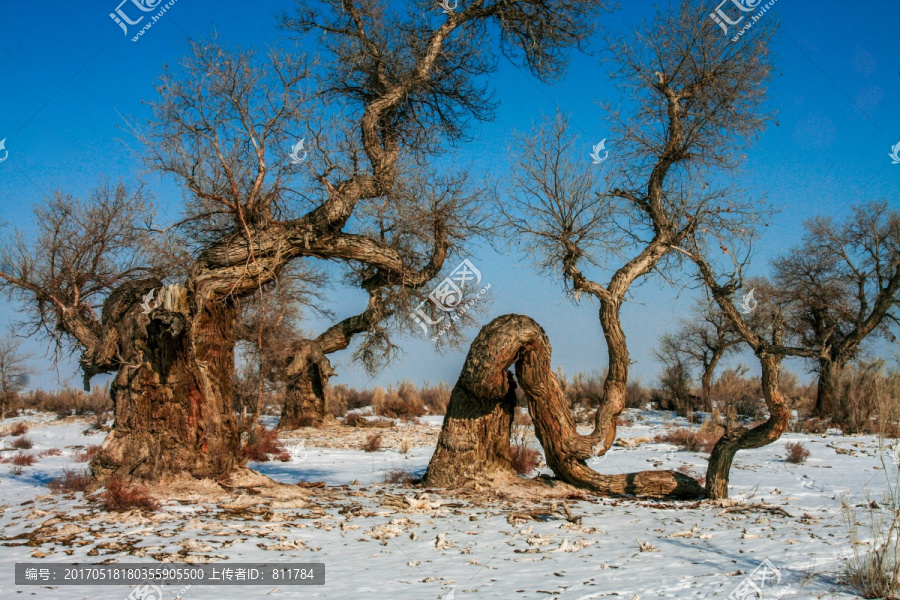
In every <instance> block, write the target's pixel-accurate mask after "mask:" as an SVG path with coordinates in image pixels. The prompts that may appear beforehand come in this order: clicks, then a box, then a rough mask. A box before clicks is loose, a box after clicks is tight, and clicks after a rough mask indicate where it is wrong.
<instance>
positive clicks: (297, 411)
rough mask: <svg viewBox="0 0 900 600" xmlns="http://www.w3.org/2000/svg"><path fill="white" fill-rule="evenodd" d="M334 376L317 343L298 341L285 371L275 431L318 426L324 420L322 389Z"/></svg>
mask: <svg viewBox="0 0 900 600" xmlns="http://www.w3.org/2000/svg"><path fill="white" fill-rule="evenodd" d="M333 374H334V370H333V369H332V368H331V363H330V362H329V361H328V358H327V357H326V356H325V354H323V353H322V348H321V346H320V345H319V343H318V342H316V341H315V340H304V341H303V342H301V343H300V344H299V345H298V347H297V348H296V349H295V352H294V356H293V357H292V358H291V362H290V364H289V365H288V368H287V370H286V375H287V386H286V388H285V396H284V406H283V407H282V408H281V418H280V419H279V420H278V428H279V429H297V428H298V427H310V426H314V425H317V424H319V423H321V422H322V420H323V419H324V418H325V386H326V385H327V384H328V379H329V378H330V377H331V376H332V375H333Z"/></svg>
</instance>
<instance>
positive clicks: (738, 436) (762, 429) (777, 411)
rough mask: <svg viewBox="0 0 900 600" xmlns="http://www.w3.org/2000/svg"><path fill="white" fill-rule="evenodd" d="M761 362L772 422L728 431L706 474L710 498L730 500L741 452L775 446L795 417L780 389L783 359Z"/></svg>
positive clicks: (766, 355) (761, 358) (769, 356)
mask: <svg viewBox="0 0 900 600" xmlns="http://www.w3.org/2000/svg"><path fill="white" fill-rule="evenodd" d="M759 362H760V365H761V367H762V390H763V396H764V397H765V400H766V406H767V407H768V409H769V418H768V420H767V421H766V422H765V423H762V424H761V425H757V426H756V427H753V428H750V429H748V428H746V427H730V426H729V427H728V428H727V429H726V431H725V434H724V435H723V436H722V437H721V438H720V439H719V441H718V442H717V443H716V445H715V447H714V448H713V451H712V453H711V454H710V456H709V464H708V466H707V470H706V495H707V497H709V498H713V499H719V498H727V497H728V479H729V476H730V473H731V464H732V462H733V461H734V456H735V454H737V451H738V450H744V449H747V448H760V447H762V446H765V445H768V444H771V443H772V442H774V441H775V440H777V439H778V438H780V437H781V434H782V433H784V431H785V430H786V429H787V427H788V423H789V421H790V417H791V413H790V411H789V410H788V408H787V406H786V405H785V402H784V396H783V395H782V394H781V392H780V391H779V389H778V373H779V371H780V370H781V357H780V356H776V355H773V354H769V353H762V354H760V356H759Z"/></svg>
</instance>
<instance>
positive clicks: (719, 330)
mask: <svg viewBox="0 0 900 600" xmlns="http://www.w3.org/2000/svg"><path fill="white" fill-rule="evenodd" d="M740 342H741V338H740V336H739V335H737V333H736V332H735V331H734V328H733V327H732V326H731V324H730V323H729V321H728V319H727V318H726V317H725V315H724V314H722V311H721V310H719V307H718V306H717V305H716V304H715V303H714V302H711V301H710V300H709V299H706V298H704V299H703V300H702V301H701V302H700V303H699V304H697V305H695V307H694V309H693V310H692V311H691V316H690V317H689V318H687V319H679V327H678V330H677V331H675V332H674V333H667V334H665V335H663V336H662V337H661V338H660V340H659V345H658V347H657V348H656V349H655V350H654V355H655V356H656V357H657V359H658V360H659V361H660V362H662V363H663V364H664V365H665V366H666V368H667V370H670V371H671V372H672V373H677V372H681V371H682V370H684V371H689V370H690V369H691V368H692V367H693V368H696V369H698V370H699V371H700V389H701V394H702V396H701V399H702V402H703V406H702V410H704V411H706V412H711V411H712V409H713V401H712V396H711V393H710V389H711V388H712V380H713V376H714V375H715V372H716V367H718V365H719V362H720V361H721V360H722V359H723V358H724V357H725V356H727V355H728V354H729V353H730V352H733V351H734V350H736V349H737V346H738V344H739V343H740Z"/></svg>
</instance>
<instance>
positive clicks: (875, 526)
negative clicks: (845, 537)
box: [839, 469, 900, 600]
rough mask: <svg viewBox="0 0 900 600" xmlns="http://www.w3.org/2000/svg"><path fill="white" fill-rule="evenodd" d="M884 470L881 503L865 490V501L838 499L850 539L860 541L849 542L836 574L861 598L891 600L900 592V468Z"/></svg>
mask: <svg viewBox="0 0 900 600" xmlns="http://www.w3.org/2000/svg"><path fill="white" fill-rule="evenodd" d="M883 472H884V475H885V479H886V483H887V486H886V488H885V491H884V496H883V497H882V498H881V499H880V503H879V502H876V501H875V499H874V498H872V497H871V494H870V493H869V491H868V490H866V492H867V494H866V495H867V502H866V503H863V504H860V505H857V506H856V507H854V506H853V505H852V503H850V502H846V501H842V503H841V504H842V512H843V517H844V523H845V524H846V526H847V530H848V533H849V534H850V539H851V540H858V541H859V542H863V543H851V544H850V546H851V548H852V551H851V553H850V554H849V556H847V557H846V558H845V559H844V566H843V569H842V571H841V573H840V574H839V578H840V580H841V583H843V584H845V585H848V586H850V587H852V588H854V589H855V590H856V591H857V592H859V593H860V594H861V595H862V597H863V598H886V599H888V600H893V599H895V598H897V594H898V592H900V470H897V469H891V470H888V469H885V470H884V471H883ZM859 507H862V512H863V514H862V515H860V514H859V512H858V510H857V509H858V508H859ZM866 538H868V539H866Z"/></svg>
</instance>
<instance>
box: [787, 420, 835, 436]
mask: <svg viewBox="0 0 900 600" xmlns="http://www.w3.org/2000/svg"><path fill="white" fill-rule="evenodd" d="M829 427H831V419H815V418H810V419H805V420H803V421H799V422H798V423H797V424H796V425H795V426H794V430H795V431H798V432H800V433H805V434H821V433H825V432H826V431H828V428H829Z"/></svg>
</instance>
